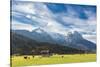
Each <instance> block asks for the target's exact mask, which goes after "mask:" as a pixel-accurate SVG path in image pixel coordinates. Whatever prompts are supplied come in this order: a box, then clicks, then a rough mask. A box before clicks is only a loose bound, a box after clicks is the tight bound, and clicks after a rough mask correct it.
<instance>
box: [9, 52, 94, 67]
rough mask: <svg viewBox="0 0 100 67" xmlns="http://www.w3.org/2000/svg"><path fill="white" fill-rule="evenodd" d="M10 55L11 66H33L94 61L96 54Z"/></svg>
mask: <svg viewBox="0 0 100 67" xmlns="http://www.w3.org/2000/svg"><path fill="white" fill-rule="evenodd" d="M24 57H25V56H12V58H11V66H12V67H19V66H32V65H33V66H34V65H44V64H63V63H78V62H95V61H96V54H73V55H67V54H66V55H53V56H50V57H42V56H38V55H37V56H34V57H33V56H31V55H27V57H28V58H27V59H25V58H24Z"/></svg>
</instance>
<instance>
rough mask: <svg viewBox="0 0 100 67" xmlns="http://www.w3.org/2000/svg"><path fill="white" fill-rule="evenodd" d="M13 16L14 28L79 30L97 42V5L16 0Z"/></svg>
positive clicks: (64, 33)
mask: <svg viewBox="0 0 100 67" xmlns="http://www.w3.org/2000/svg"><path fill="white" fill-rule="evenodd" d="M12 17H13V18H12V29H14V30H16V29H17V30H28V31H30V32H31V31H33V30H35V29H37V28H41V29H43V30H45V31H46V32H53V33H60V34H62V35H67V33H68V32H69V31H72V32H73V31H78V32H80V33H81V34H82V35H83V37H84V38H86V39H88V40H91V41H93V42H96V6H92V5H91V6H90V5H74V4H58V3H42V2H20V1H15V2H13V4H12Z"/></svg>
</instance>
